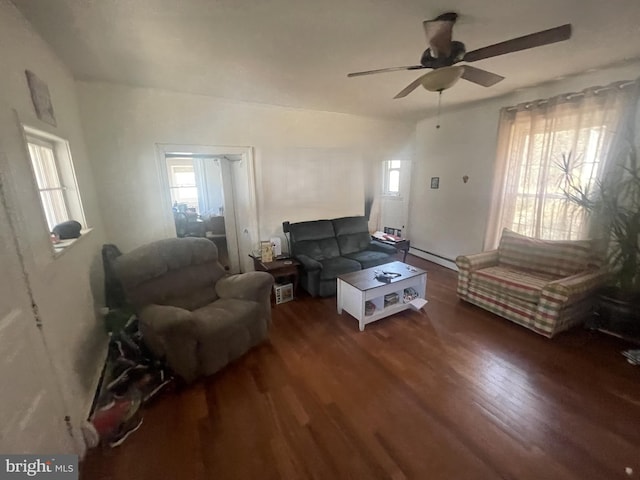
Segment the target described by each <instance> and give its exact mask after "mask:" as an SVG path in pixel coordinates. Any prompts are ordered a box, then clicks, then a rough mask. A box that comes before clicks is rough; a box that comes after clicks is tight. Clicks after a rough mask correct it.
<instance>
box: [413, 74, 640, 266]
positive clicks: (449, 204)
mask: <svg viewBox="0 0 640 480" xmlns="http://www.w3.org/2000/svg"><path fill="white" fill-rule="evenodd" d="M639 67H640V64H635V65H628V66H624V67H617V68H611V69H606V70H601V71H596V72H591V73H588V74H584V75H580V76H576V77H570V78H567V79H564V80H560V81H556V82H553V83H548V84H545V85H541V86H539V87H536V88H529V89H526V90H522V91H519V92H516V93H514V94H511V95H508V96H504V97H500V98H495V99H491V100H487V101H483V102H478V103H475V104H473V105H469V106H467V107H463V108H458V109H454V110H450V111H446V110H445V111H444V112H443V113H442V115H441V117H440V120H439V122H437V121H436V119H435V118H433V117H431V118H427V119H424V120H422V121H420V122H418V124H417V127H416V154H415V164H414V171H413V183H412V188H411V207H410V217H409V218H410V220H409V223H410V226H409V236H410V238H411V246H412V247H417V248H419V249H420V250H424V251H427V252H430V253H431V254H434V255H435V256H434V255H425V254H424V253H423V252H420V251H418V250H412V253H415V254H417V255H420V256H423V257H425V258H428V259H431V260H434V261H436V262H438V263H442V264H443V265H446V266H453V265H452V263H451V261H452V260H455V258H456V256H458V255H460V254H466V253H474V252H480V251H482V249H483V241H484V233H485V228H486V222H487V217H488V211H489V204H490V197H491V187H492V181H493V163H494V161H495V154H496V151H495V149H496V141H497V133H498V116H499V111H500V109H501V108H502V107H506V106H510V105H515V104H518V103H521V102H525V101H529V100H536V99H539V98H549V97H552V96H555V95H559V94H562V93H569V92H574V91H580V90H583V89H584V88H587V87H590V86H594V85H606V84H609V83H611V82H614V81H617V80H633V79H635V78H637V77H638V75H640V68H639ZM448 95H455V87H453V88H452V89H451V90H448V91H445V92H444V94H443V101H444V102H446V98H447V96H448ZM436 123H440V125H441V127H440V128H439V129H436ZM464 175H468V176H469V181H468V182H467V183H466V184H465V183H464V182H463V181H462V177H463V176H464ZM431 177H440V188H439V189H437V190H435V189H431V188H430V180H431ZM440 257H444V258H445V259H449V260H451V261H445V260H443V259H442V258H440Z"/></svg>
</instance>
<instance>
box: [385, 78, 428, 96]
mask: <svg viewBox="0 0 640 480" xmlns="http://www.w3.org/2000/svg"><path fill="white" fill-rule="evenodd" d="M429 73H431V72H429ZM429 73H425V74H424V75H421V76H419V77H418V78H416V79H415V80H414V81H413V82H411V83H410V84H409V85H407V86H406V87H405V88H404V89H403V90H402V91H401V92H400V93H398V94H397V95H396V96H395V97H393V98H394V99H396V98H404V97H406V96H407V95H409V94H410V93H411V92H413V91H414V90H415V89H416V88H418V87H419V86H420V85H422V79H423V78H424V77H425V76H427V75H429Z"/></svg>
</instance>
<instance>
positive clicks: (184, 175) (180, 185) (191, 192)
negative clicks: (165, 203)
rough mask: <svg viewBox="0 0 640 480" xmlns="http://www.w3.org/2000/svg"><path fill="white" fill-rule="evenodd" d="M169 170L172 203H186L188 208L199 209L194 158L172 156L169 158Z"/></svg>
mask: <svg viewBox="0 0 640 480" xmlns="http://www.w3.org/2000/svg"><path fill="white" fill-rule="evenodd" d="M167 170H168V174H169V191H170V192H171V204H172V205H174V206H176V205H186V206H187V208H193V209H194V210H198V188H197V186H196V173H195V170H194V167H193V160H191V159H190V158H185V159H182V158H172V159H170V160H167Z"/></svg>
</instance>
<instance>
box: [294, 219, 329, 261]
mask: <svg viewBox="0 0 640 480" xmlns="http://www.w3.org/2000/svg"><path fill="white" fill-rule="evenodd" d="M289 228H290V230H289V232H290V235H291V242H292V246H293V255H294V256H296V255H307V256H308V257H310V258H313V259H314V260H323V259H325V258H334V257H337V256H339V255H340V249H339V248H338V241H337V240H336V237H335V232H334V230H333V224H332V223H331V220H315V221H311V222H299V223H292V224H291V225H290V227H289Z"/></svg>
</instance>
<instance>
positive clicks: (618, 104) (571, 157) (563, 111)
mask: <svg viewBox="0 0 640 480" xmlns="http://www.w3.org/2000/svg"><path fill="white" fill-rule="evenodd" d="M628 90H629V89H627V90H626V91H625V90H624V89H622V88H620V86H619V85H617V84H614V85H612V86H609V87H604V88H593V89H587V90H585V91H583V92H580V93H577V94H570V95H562V96H559V97H555V98H552V99H548V100H541V101H538V102H532V103H529V104H521V105H518V106H516V107H510V108H505V109H503V110H502V112H501V116H500V126H499V134H498V150H497V159H496V170H495V178H494V191H493V197H492V205H491V210H490V213H489V223H488V228H487V236H486V239H485V248H486V249H491V248H495V247H496V246H497V245H498V242H499V240H500V236H501V233H502V230H503V228H505V227H506V228H509V229H511V230H513V231H515V232H518V233H520V234H522V235H527V236H529V237H533V238H541V239H546V240H575V239H580V238H587V237H588V236H589V225H588V217H587V216H586V214H585V212H584V211H583V210H582V209H580V208H579V207H578V206H576V205H575V204H574V203H571V202H568V201H567V200H566V197H565V194H564V189H565V188H566V183H565V181H566V179H565V176H564V174H563V169H562V167H561V165H562V164H563V163H565V162H568V165H569V167H570V169H571V171H572V172H573V174H574V175H576V176H578V177H579V178H580V180H581V183H582V185H594V184H595V182H597V181H598V180H599V179H601V178H603V176H604V175H605V174H606V171H607V169H608V168H609V167H608V165H607V157H608V153H609V150H610V148H611V147H612V145H613V142H614V141H615V132H616V130H617V126H618V123H619V122H620V120H621V118H622V115H623V111H624V108H625V104H626V103H627V100H626V97H627V95H628V93H629V92H628Z"/></svg>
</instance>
